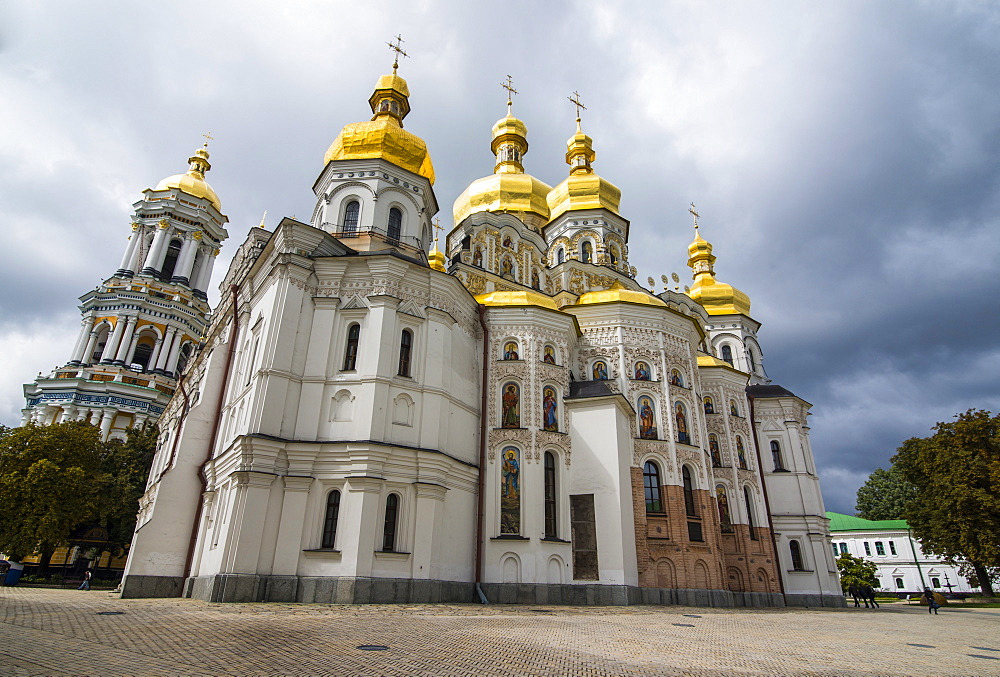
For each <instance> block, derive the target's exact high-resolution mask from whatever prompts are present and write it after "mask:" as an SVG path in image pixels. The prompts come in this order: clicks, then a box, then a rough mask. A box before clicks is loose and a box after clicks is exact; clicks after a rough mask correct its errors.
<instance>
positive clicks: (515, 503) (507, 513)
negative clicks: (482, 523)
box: [500, 447, 521, 534]
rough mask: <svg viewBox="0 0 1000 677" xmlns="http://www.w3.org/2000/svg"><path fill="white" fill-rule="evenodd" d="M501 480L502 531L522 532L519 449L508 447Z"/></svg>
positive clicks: (504, 456)
mask: <svg viewBox="0 0 1000 677" xmlns="http://www.w3.org/2000/svg"><path fill="white" fill-rule="evenodd" d="M502 458H503V465H502V467H501V475H502V477H501V480H500V533H502V534H519V533H521V463H520V461H519V460H518V451H517V449H515V448H514V447H506V448H504V450H503V454H502Z"/></svg>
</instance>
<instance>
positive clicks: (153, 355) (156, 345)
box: [146, 338, 163, 371]
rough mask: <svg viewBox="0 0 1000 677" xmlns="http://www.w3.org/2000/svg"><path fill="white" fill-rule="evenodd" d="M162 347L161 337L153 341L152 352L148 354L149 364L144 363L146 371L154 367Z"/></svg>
mask: <svg viewBox="0 0 1000 677" xmlns="http://www.w3.org/2000/svg"><path fill="white" fill-rule="evenodd" d="M162 347H163V339H161V338H158V339H156V341H154V342H153V352H151V353H150V354H149V364H147V365H146V371H152V370H153V369H156V361H157V360H158V359H160V348H162Z"/></svg>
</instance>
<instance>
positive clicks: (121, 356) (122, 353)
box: [115, 317, 139, 364]
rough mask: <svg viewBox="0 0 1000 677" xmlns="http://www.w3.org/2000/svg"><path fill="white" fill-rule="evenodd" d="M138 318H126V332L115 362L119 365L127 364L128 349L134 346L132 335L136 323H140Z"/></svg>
mask: <svg viewBox="0 0 1000 677" xmlns="http://www.w3.org/2000/svg"><path fill="white" fill-rule="evenodd" d="M138 319H139V318H137V317H128V318H126V325H127V326H126V327H125V332H124V333H123V334H122V337H121V341H120V343H119V345H118V352H117V353H115V362H116V363H117V364H125V358H126V357H128V349H129V346H130V345H131V344H132V334H133V333H134V332H135V323H136V321H138ZM116 329H117V327H116Z"/></svg>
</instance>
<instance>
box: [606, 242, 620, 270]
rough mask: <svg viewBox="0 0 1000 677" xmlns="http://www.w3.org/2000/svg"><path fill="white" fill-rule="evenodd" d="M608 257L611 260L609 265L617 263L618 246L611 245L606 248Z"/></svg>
mask: <svg viewBox="0 0 1000 677" xmlns="http://www.w3.org/2000/svg"><path fill="white" fill-rule="evenodd" d="M608 258H609V259H610V261H611V265H613V266H617V265H618V247H615V246H614V245H611V247H609V248H608Z"/></svg>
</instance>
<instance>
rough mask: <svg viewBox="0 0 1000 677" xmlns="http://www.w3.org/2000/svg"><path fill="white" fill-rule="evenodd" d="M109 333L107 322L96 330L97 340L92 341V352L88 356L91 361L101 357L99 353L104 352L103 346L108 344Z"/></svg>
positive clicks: (109, 328)
mask: <svg viewBox="0 0 1000 677" xmlns="http://www.w3.org/2000/svg"><path fill="white" fill-rule="evenodd" d="M110 335H111V327H109V326H108V325H107V324H103V325H101V328H100V329H98V330H97V341H96V342H94V352H93V354H91V356H90V362H91V363H94V362H97V361H98V360H100V359H101V354H102V353H103V352H104V347H105V346H106V345H107V344H108V336H110Z"/></svg>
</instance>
